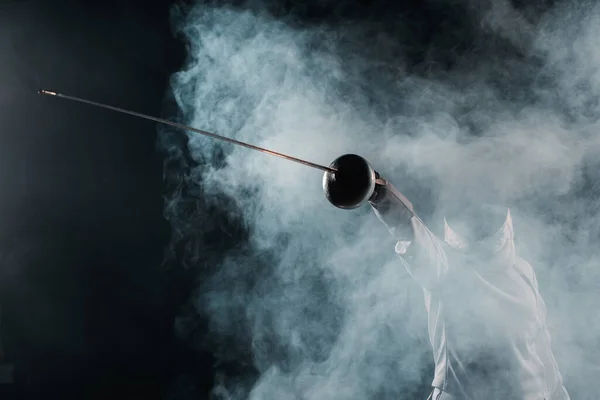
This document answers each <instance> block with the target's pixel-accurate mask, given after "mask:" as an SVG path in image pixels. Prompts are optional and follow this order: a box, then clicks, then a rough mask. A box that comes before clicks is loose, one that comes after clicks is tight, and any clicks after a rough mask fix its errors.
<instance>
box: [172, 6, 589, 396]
mask: <svg viewBox="0 0 600 400" xmlns="http://www.w3.org/2000/svg"><path fill="white" fill-rule="evenodd" d="M469 9H470V12H471V13H472V18H474V19H475V20H476V21H479V22H480V23H479V27H478V28H477V29H480V32H479V33H480V34H481V35H487V36H485V37H486V38H490V37H492V38H497V40H503V41H505V42H506V43H507V45H510V46H512V47H513V48H514V49H517V50H518V51H520V52H521V54H520V55H519V56H514V55H510V54H502V53H501V50H498V49H501V46H496V47H495V48H496V53H491V52H489V51H485V49H483V50H482V49H481V48H474V49H473V51H472V52H466V55H464V56H463V57H460V58H458V62H456V63H455V64H454V65H452V66H450V67H449V68H447V69H445V70H443V69H440V68H438V69H436V70H435V71H434V72H432V73H430V74H427V73H426V72H425V73H424V72H423V71H419V72H418V73H410V72H409V71H410V69H409V67H408V65H409V61H408V60H407V59H405V58H406V57H405V56H404V55H403V54H405V53H403V50H404V49H406V47H407V46H410V40H411V38H410V35H407V36H405V37H400V38H398V37H397V36H392V35H391V34H387V33H386V31H385V29H384V27H383V26H377V25H376V24H366V23H363V24H361V23H356V24H351V23H349V24H340V23H338V24H335V25H319V26H312V27H307V26H303V27H299V26H294V25H293V23H292V22H293V21H291V20H289V19H286V18H279V19H277V18H275V17H273V16H271V15H270V14H268V13H267V12H266V11H264V9H263V8H261V7H249V8H248V9H246V10H241V9H239V8H234V7H225V6H221V7H217V6H207V5H202V6H197V7H195V8H194V9H192V10H191V11H189V12H188V13H185V14H182V13H177V12H176V13H175V14H174V21H175V22H174V23H175V26H176V27H177V28H178V30H179V31H180V32H182V33H183V34H184V35H185V38H186V40H187V41H188V43H189V48H188V51H189V60H188V65H187V66H186V68H185V69H184V70H183V71H181V72H179V73H177V74H176V75H175V76H174V77H173V79H172V87H173V91H174V93H175V97H176V100H177V102H178V104H179V106H180V108H181V109H182V110H183V111H184V112H185V113H186V115H188V116H190V118H189V119H188V120H187V121H186V122H188V123H190V124H191V125H194V126H197V127H199V128H202V129H206V130H211V131H214V132H217V133H220V134H224V135H228V136H231V137H234V138H235V139H238V140H242V141H247V142H250V143H253V144H255V145H258V146H264V147H267V148H269V149H273V150H276V151H279V152H284V153H288V154H290V155H293V156H296V157H300V158H305V159H307V160H310V161H313V162H316V163H320V164H329V163H330V162H331V161H333V160H334V159H335V158H337V157H338V156H340V155H342V154H345V153H356V154H360V155H361V156H363V157H365V158H366V159H368V160H369V161H370V162H371V164H372V165H373V167H374V168H375V169H376V170H377V171H379V172H380V173H382V175H384V176H385V177H387V178H388V179H390V180H391V181H392V182H393V183H394V184H395V186H396V187H397V188H398V189H399V190H401V191H402V192H404V193H405V194H406V195H407V196H408V197H409V198H410V199H411V200H412V201H413V203H414V204H415V207H416V209H417V212H418V213H421V214H422V215H424V216H425V219H426V220H429V221H431V223H432V228H434V229H435V228H436V222H437V221H438V220H436V219H434V218H433V217H434V216H436V210H437V209H439V208H440V206H441V205H443V203H444V202H445V201H449V199H452V198H457V197H460V196H463V195H464V193H468V195H469V197H471V198H473V199H477V200H481V201H490V200H492V201H495V202H504V203H506V204H508V205H510V206H512V208H513V216H514V219H515V229H516V235H517V242H518V243H517V245H518V249H519V251H520V252H521V254H523V255H524V256H525V257H527V258H528V261H530V262H531V263H532V264H533V265H534V267H535V268H536V270H537V273H538V280H539V282H540V286H541V291H542V294H543V296H544V298H545V300H546V302H547V305H548V308H549V325H550V329H551V333H552V334H553V346H554V349H555V353H556V356H557V359H558V362H559V366H560V368H561V372H562V373H563V377H564V379H565V385H566V386H567V388H568V390H569V391H570V393H571V394H572V397H573V398H577V399H587V398H589V399H591V398H594V393H593V389H592V388H591V387H590V386H589V383H590V382H593V379H594V377H595V376H596V374H597V373H598V372H599V371H600V368H599V367H600V366H599V365H598V364H599V363H598V361H597V360H599V359H600V348H599V345H598V343H600V342H599V340H600V323H599V321H598V319H597V318H595V315H596V309H597V304H599V303H600V292H599V291H598V290H597V288H598V283H599V278H600V264H599V263H598V260H599V258H598V252H597V250H596V248H597V240H598V237H599V236H598V234H599V233H600V230H599V227H600V217H599V214H598V213H599V207H598V205H597V203H598V202H597V200H596V198H595V197H592V196H593V194H594V193H597V191H598V189H597V188H596V184H595V179H597V178H598V177H599V176H600V173H599V172H600V170H598V169H596V170H594V162H595V160H594V159H593V157H594V154H598V149H599V148H600V147H599V144H600V139H599V135H598V133H599V128H600V122H599V119H598V118H599V116H600V104H599V93H600V46H599V45H598V44H597V43H598V40H597V38H598V37H600V7H597V6H593V5H583V4H580V5H579V6H578V7H577V8H575V7H573V6H571V7H570V8H569V7H557V8H556V9H555V10H553V11H552V12H547V13H546V14H544V16H543V17H542V18H541V19H538V20H536V21H531V19H528V18H526V17H525V16H524V15H523V14H521V13H520V12H519V11H517V10H515V9H514V8H513V7H512V6H510V5H509V3H508V2H489V4H488V3H485V4H484V3H483V2H482V3H472V4H470V8H469ZM403 24H405V22H404V21H402V20H398V22H397V25H398V26H399V27H402V26H404V25H403ZM402 29H403V28H398V31H402ZM440 29H443V28H440ZM406 31H408V28H406ZM451 33H452V32H448V34H451ZM442 34H444V33H443V32H442ZM361 46H363V47H361ZM482 46H487V44H485V43H483V44H482ZM491 47H493V46H491ZM357 49H363V51H362V52H361V51H358V50H357ZM427 51H429V50H428V49H424V52H427ZM432 51H433V50H432ZM478 51H479V52H481V53H482V55H481V56H478V55H477V52H478ZM373 54H378V55H380V56H378V57H372V55H373ZM163 145H164V146H165V147H169V146H171V149H170V154H171V157H173V158H177V157H181V153H180V152H177V151H174V150H173V146H175V144H173V143H169V142H167V141H164V142H163ZM189 150H190V152H191V154H192V157H193V158H194V159H195V160H196V161H197V162H198V163H199V166H198V167H197V168H195V169H194V170H193V173H192V174H191V175H190V180H188V181H187V182H188V184H191V185H192V187H196V188H197V189H196V190H199V191H200V192H199V193H200V196H203V197H204V198H205V199H206V201H207V202H208V203H209V204H213V205H214V204H218V206H219V207H221V208H223V207H228V209H229V210H230V212H231V213H232V215H241V219H242V221H243V224H244V227H245V228H246V229H247V240H246V241H244V242H243V244H241V245H240V247H239V248H236V249H233V250H231V251H230V252H229V253H227V254H225V255H218V254H215V255H213V254H207V253H211V252H215V251H216V250H215V247H208V246H203V245H202V239H198V240H197V241H196V242H198V241H199V242H200V244H199V245H198V246H196V247H190V246H188V247H187V248H186V250H184V252H188V253H192V254H188V255H187V257H191V259H192V260H195V259H198V258H203V259H207V260H209V261H208V262H209V263H211V262H212V263H215V265H212V270H214V271H215V272H214V273H212V274H211V275H210V276H209V277H207V278H206V279H204V280H203V281H202V282H201V283H200V284H199V287H198V292H197V296H196V297H195V298H194V299H193V303H194V304H195V306H196V309H197V310H198V312H199V313H200V314H202V315H203V316H206V318H208V321H209V333H208V334H207V335H208V336H209V337H210V339H209V342H211V343H228V344H225V345H223V344H222V345H221V346H220V347H219V346H218V345H215V346H216V347H215V348H214V350H215V352H216V353H217V357H218V358H222V359H228V358H235V357H238V356H239V352H240V351H241V352H243V351H245V350H250V351H251V358H252V361H253V365H254V367H255V368H256V369H257V370H258V371H259V374H260V378H259V379H258V380H257V381H255V382H254V381H248V380H235V379H234V378H227V377H223V379H221V380H220V381H219V382H220V383H219V384H218V385H217V386H216V387H215V390H214V393H213V394H214V396H215V398H219V399H232V400H234V399H235V400H237V399H244V398H250V399H266V400H269V399H273V400H284V399H310V400H321V399H332V398H337V399H365V398H382V399H387V398H390V399H391V398H413V397H414V398H420V397H422V396H423V392H422V386H419V385H423V384H425V386H426V385H427V384H428V383H429V382H428V381H429V380H430V379H431V375H432V370H431V365H430V362H431V355H430V352H431V349H430V347H429V343H428V339H427V333H426V323H425V315H424V314H425V311H424V306H423V301H422V293H421V292H420V291H419V289H418V287H417V284H416V283H415V282H413V281H412V280H411V279H409V277H408V276H407V275H406V273H405V272H404V271H403V269H402V266H401V264H400V263H399V262H398V260H397V259H396V258H395V257H396V256H395V254H394V251H393V242H392V240H391V238H389V237H388V236H387V232H386V231H385V229H384V228H383V227H382V226H381V225H379V223H378V221H377V220H376V218H375V217H374V216H373V215H371V213H370V211H369V210H368V209H366V208H363V209H359V210H355V211H342V210H338V209H335V208H334V207H333V206H331V205H330V204H329V203H327V201H326V199H325V197H324V195H323V193H322V189H321V174H320V173H319V172H318V171H316V170H312V169H309V168H306V167H304V166H301V165H297V164H294V163H291V162H286V161H283V160H281V159H278V158H275V157H271V156H268V155H265V154H261V153H258V152H254V151H250V150H248V149H244V148H237V147H232V146H230V145H228V144H222V143H220V142H216V141H214V140H212V139H210V138H205V137H202V136H198V135H190V137H189ZM222 154H224V157H225V159H224V162H223V160H221V159H220V158H221V155H222ZM190 182H191V183H190ZM585 190H587V192H586V191H585ZM180 196H181V192H180V191H174V193H173V194H172V196H171V198H170V199H169V203H168V207H167V216H168V217H170V219H171V222H172V224H173V227H174V229H175V231H177V232H180V233H181V232H183V233H181V235H183V236H185V235H189V236H194V235H197V236H202V235H203V234H204V233H203V231H206V230H210V229H213V230H217V231H218V228H215V227H214V226H212V225H211V224H212V222H211V221H212V219H211V218H212V217H211V214H210V211H209V210H210V208H208V209H207V208H198V209H197V210H196V211H193V212H191V213H188V214H186V215H188V216H189V217H190V218H193V221H192V220H185V219H182V218H180V217H179V214H178V213H177V207H183V206H182V205H181V204H183V203H182V200H181V197H180ZM223 196H225V197H223ZM216 199H218V200H216ZM223 199H227V200H226V201H227V202H225V200H223ZM219 202H221V203H219ZM194 221H195V222H194ZM191 223H196V226H195V227H193V228H190V224H191ZM215 260H217V261H215ZM188 317H189V316H188ZM182 335H184V332H183V330H182ZM184 336H185V335H184ZM223 338H224V339H223ZM231 343H235V346H239V347H240V348H242V349H245V350H239V349H238V348H236V347H235V346H231V347H228V346H229V345H230V344H231ZM419 388H421V392H419ZM411 396H413V397H411Z"/></svg>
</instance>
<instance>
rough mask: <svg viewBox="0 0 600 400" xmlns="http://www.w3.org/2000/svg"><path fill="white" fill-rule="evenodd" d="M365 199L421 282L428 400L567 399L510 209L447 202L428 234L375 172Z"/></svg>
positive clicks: (408, 205) (407, 205) (406, 204)
mask: <svg viewBox="0 0 600 400" xmlns="http://www.w3.org/2000/svg"><path fill="white" fill-rule="evenodd" d="M378 178H379V179H378V184H377V185H376V186H375V190H374V192H373V195H372V196H371V197H370V198H369V204H370V206H371V207H372V209H373V210H374V212H375V214H376V215H377V217H378V218H379V219H380V220H381V221H382V222H383V223H384V225H385V226H386V227H387V229H388V231H389V233H390V234H391V235H392V236H393V238H394V239H395V241H396V246H395V252H396V253H397V254H398V256H399V258H400V261H401V263H402V264H403V265H404V267H405V268H406V270H407V271H408V273H409V274H410V275H411V276H412V278H414V280H415V281H416V282H417V283H418V284H419V285H420V286H421V287H422V289H423V292H424V297H425V308H426V311H427V313H428V330H429V339H430V342H431V346H432V349H433V361H434V365H435V369H434V374H433V381H432V383H431V386H432V392H431V394H430V396H429V398H430V399H432V400H454V399H461V400H462V399H465V400H466V399H468V400H492V399H494V400H495V399H504V400H507V399H511V400H568V399H569V395H568V393H567V391H566V390H565V388H564V386H563V381H562V377H561V374H560V372H559V368H558V366H557V363H556V361H555V358H554V356H553V352H552V349H551V341H550V339H551V338H550V333H549V331H548V328H547V325H546V307H545V304H544V301H543V299H542V297H541V295H540V292H539V290H538V284H537V280H536V274H535V271H534V269H533V268H532V266H531V265H530V264H529V263H528V262H527V261H525V260H523V259H522V258H520V257H519V256H518V255H517V254H516V251H515V242H514V232H513V223H512V217H511V213H510V209H508V208H504V207H496V206H489V205H481V204H468V205H462V207H461V206H460V205H458V206H456V204H455V207H454V210H453V212H450V213H448V214H447V215H446V217H445V218H444V221H443V222H444V239H443V240H441V239H440V238H438V237H436V235H434V234H433V233H432V232H431V231H430V230H429V229H428V228H427V227H426V226H425V224H424V223H423V222H422V220H421V219H420V218H419V217H418V216H417V215H416V214H415V212H414V209H413V206H412V204H411V203H410V202H409V201H408V200H407V198H406V197H405V196H404V195H403V194H402V193H400V192H399V191H398V190H397V189H395V188H394V186H392V185H391V184H390V183H389V182H388V181H387V180H385V179H382V178H380V177H379V176H378Z"/></svg>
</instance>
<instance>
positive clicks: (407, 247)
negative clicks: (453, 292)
mask: <svg viewBox="0 0 600 400" xmlns="http://www.w3.org/2000/svg"><path fill="white" fill-rule="evenodd" d="M378 181H379V182H380V183H378V184H377V185H376V187H375V192H374V193H373V196H372V197H371V198H370V199H369V204H370V205H371V207H372V208H373V211H374V212H375V214H376V215H377V217H378V218H379V219H380V220H381V222H383V224H384V225H385V226H386V228H387V229H388V231H389V232H390V234H391V235H392V237H394V239H395V240H396V241H397V244H396V248H395V250H396V253H397V254H398V255H399V256H400V258H401V259H402V261H403V263H404V265H405V267H406V269H407V270H408V272H409V273H410V274H411V276H412V277H413V278H414V279H415V280H416V281H417V282H419V283H420V284H421V285H422V286H423V287H424V288H428V289H432V288H433V287H434V286H435V285H436V283H437V282H439V281H441V280H443V278H444V275H445V274H446V272H447V270H448V262H447V258H446V252H445V251H444V247H445V244H444V242H443V241H441V240H440V239H439V238H437V237H436V236H435V235H434V234H433V233H432V232H431V231H430V230H429V229H428V228H427V227H426V226H425V224H424V223H423V221H421V219H420V218H419V217H418V216H417V215H416V214H415V212H414V208H413V205H412V203H411V202H410V201H409V200H408V199H407V198H406V196H404V195H403V194H402V193H400V192H399V191H398V190H397V189H396V188H395V187H394V186H393V185H392V184H391V183H389V182H388V181H387V180H385V179H382V178H381V177H379V176H378Z"/></svg>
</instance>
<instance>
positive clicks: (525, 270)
mask: <svg viewBox="0 0 600 400" xmlns="http://www.w3.org/2000/svg"><path fill="white" fill-rule="evenodd" d="M514 268H515V269H516V270H517V271H519V272H520V273H521V274H523V275H525V276H527V277H528V278H529V279H531V280H532V281H536V277H535V269H534V268H533V266H532V265H531V263H530V262H529V261H527V260H525V259H524V258H522V257H519V256H516V257H515V260H514Z"/></svg>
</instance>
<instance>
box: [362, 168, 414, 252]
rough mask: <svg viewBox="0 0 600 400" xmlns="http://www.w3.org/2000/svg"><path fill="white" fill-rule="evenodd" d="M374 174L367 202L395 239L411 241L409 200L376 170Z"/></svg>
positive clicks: (411, 209) (411, 211)
mask: <svg viewBox="0 0 600 400" xmlns="http://www.w3.org/2000/svg"><path fill="white" fill-rule="evenodd" d="M375 174H376V178H377V183H376V184H375V190H374V191H373V195H372V196H371V197H370V198H369V204H370V205H371V207H372V208H373V211H374V212H375V215H377V217H378V218H379V219H380V220H381V222H383V223H384V225H385V226H386V228H387V229H388V231H389V232H390V234H391V235H392V236H393V237H394V238H395V239H396V240H398V241H411V240H412V239H413V227H412V218H413V217H414V216H415V213H414V209H413V206H412V204H411V202H410V201H409V200H408V199H407V198H406V197H405V196H404V195H403V194H402V193H400V192H399V191H398V190H397V189H396V188H394V187H393V186H392V184H390V183H389V182H388V181H386V180H385V179H383V178H381V176H380V175H379V174H378V173H377V172H375Z"/></svg>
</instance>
